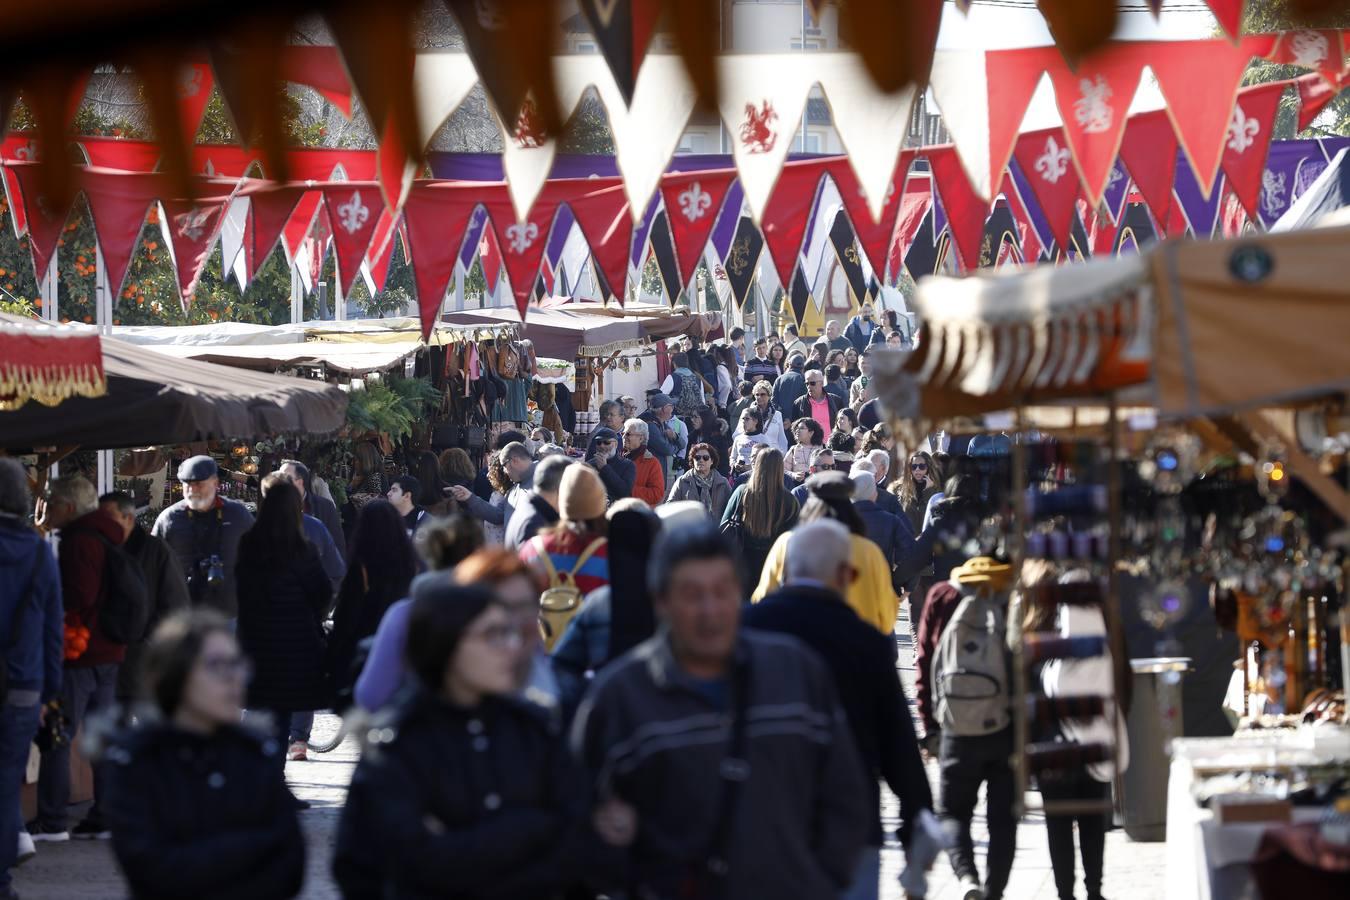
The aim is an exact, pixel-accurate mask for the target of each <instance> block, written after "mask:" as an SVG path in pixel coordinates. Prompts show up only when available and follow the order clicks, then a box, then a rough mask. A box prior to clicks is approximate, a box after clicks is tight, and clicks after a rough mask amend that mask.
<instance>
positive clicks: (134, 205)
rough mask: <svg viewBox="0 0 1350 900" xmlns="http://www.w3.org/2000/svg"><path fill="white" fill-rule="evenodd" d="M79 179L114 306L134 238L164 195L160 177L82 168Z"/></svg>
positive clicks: (133, 244) (132, 248)
mask: <svg viewBox="0 0 1350 900" xmlns="http://www.w3.org/2000/svg"><path fill="white" fill-rule="evenodd" d="M80 180H81V186H82V188H83V190H84V196H85V199H86V200H88V201H89V213H90V215H91V216H92V217H93V219H94V231H95V233H96V234H97V235H98V249H99V252H101V253H102V254H103V271H104V272H105V273H106V274H107V277H108V290H109V291H111V292H112V296H113V301H114V303H116V301H117V298H118V297H120V296H121V294H122V282H123V281H125V280H126V277H127V268H128V267H129V266H130V265H131V254H132V251H134V250H135V249H136V239H137V238H138V237H140V234H141V226H142V225H144V224H145V214H146V212H147V211H148V210H149V208H150V204H151V203H153V202H154V201H155V200H156V199H157V198H158V197H160V196H161V195H162V194H163V193H164V191H163V190H162V181H161V176H159V175H157V174H139V173H137V174H131V173H122V172H118V173H113V172H100V171H95V170H93V169H86V170H84V172H82V173H81V179H80Z"/></svg>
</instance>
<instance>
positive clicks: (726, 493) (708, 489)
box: [666, 443, 731, 521]
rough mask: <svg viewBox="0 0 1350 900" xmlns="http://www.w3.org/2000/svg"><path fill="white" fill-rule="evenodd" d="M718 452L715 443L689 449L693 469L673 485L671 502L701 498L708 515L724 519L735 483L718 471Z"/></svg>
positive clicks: (690, 466) (700, 500)
mask: <svg viewBox="0 0 1350 900" xmlns="http://www.w3.org/2000/svg"><path fill="white" fill-rule="evenodd" d="M717 462H718V455H717V451H716V450H714V449H713V448H712V445H710V444H706V443H702V444H695V445H694V446H692V447H690V448H689V468H688V469H686V470H685V472H684V474H683V475H681V476H680V477H679V478H677V479H675V483H674V484H673V485H671V488H670V496H669V497H667V498H666V501H667V502H669V503H674V502H676V501H677V500H697V501H698V502H699V503H702V504H703V508H704V509H706V510H707V511H708V515H710V516H712V517H713V519H715V520H717V521H721V519H722V512H723V510H725V509H726V508H727V501H728V500H730V499H731V485H729V484H727V480H726V479H725V478H723V477H722V475H721V474H720V473H719V472H718V471H717Z"/></svg>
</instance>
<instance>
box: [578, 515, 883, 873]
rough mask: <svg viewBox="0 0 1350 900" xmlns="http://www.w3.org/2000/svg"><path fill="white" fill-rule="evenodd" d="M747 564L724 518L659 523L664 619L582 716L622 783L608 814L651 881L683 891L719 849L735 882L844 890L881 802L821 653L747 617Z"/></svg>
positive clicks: (632, 869)
mask: <svg viewBox="0 0 1350 900" xmlns="http://www.w3.org/2000/svg"><path fill="white" fill-rule="evenodd" d="M737 565H738V560H737V559H736V557H735V555H734V554H733V551H732V550H731V548H730V547H728V545H727V543H726V541H725V540H723V539H722V537H721V535H719V534H718V532H717V529H716V528H715V527H714V526H712V525H711V524H707V523H704V524H699V525H692V526H686V527H676V528H673V529H671V530H670V531H665V532H662V534H661V536H660V537H659V538H658V539H657V543H656V545H655V547H653V549H652V555H651V561H650V563H649V568H648V585H649V587H650V588H651V593H652V596H653V599H654V603H655V608H656V613H657V616H658V617H659V619H660V620H661V621H662V624H663V627H662V628H661V629H660V630H659V631H658V633H657V634H656V635H655V636H654V637H652V638H650V639H649V640H647V641H644V642H643V643H641V644H639V645H638V646H637V647H635V648H634V649H633V650H632V651H630V652H629V653H628V654H626V655H624V656H623V657H621V658H620V659H618V660H616V661H614V662H613V663H611V664H610V665H609V667H608V668H607V669H606V670H605V671H604V672H602V673H601V674H600V675H599V676H598V677H597V678H596V679H595V681H594V682H593V685H592V688H591V691H590V692H589V694H588V695H587V697H586V699H584V700H583V701H582V703H581V707H580V709H579V710H578V712H577V716H576V720H575V722H574V723H573V730H572V742H573V747H574V748H575V750H576V752H577V755H578V756H579V757H580V758H581V759H582V761H583V762H584V763H585V764H586V766H587V767H588V768H589V770H590V772H591V774H592V776H593V777H594V778H595V779H596V781H597V784H596V788H597V791H596V793H597V795H598V796H600V797H602V798H606V799H605V800H604V801H603V802H602V803H601V805H600V807H599V808H598V809H597V810H596V813H595V816H594V821H595V823H596V827H597V829H598V830H599V831H600V834H601V837H602V838H603V839H604V840H605V841H606V842H607V843H609V844H611V845H612V846H616V847H624V848H626V849H627V855H628V872H629V879H628V880H629V882H630V885H631V886H632V887H633V888H634V889H635V891H636V895H637V896H648V895H650V896H654V897H676V896H681V895H683V894H684V893H685V892H686V891H687V890H688V888H689V885H690V882H691V880H703V879H706V878H707V876H708V873H707V871H706V869H705V865H706V863H707V861H708V860H709V859H710V858H712V859H717V860H720V861H721V862H722V863H724V864H725V865H724V866H723V867H719V868H720V869H722V871H724V872H725V874H724V875H722V877H721V878H719V879H717V880H718V881H720V882H721V884H720V888H721V890H720V896H725V897H738V898H739V897H774V898H778V900H795V898H803V900H804V898H820V897H835V896H838V895H839V893H840V892H841V891H842V890H843V889H844V888H845V887H846V886H847V885H848V884H849V883H850V882H851V881H852V880H853V877H854V870H855V868H856V866H857V860H858V853H859V851H860V850H861V849H862V847H863V845H864V843H865V840H866V836H867V827H868V826H867V822H868V820H869V819H872V820H875V818H876V812H875V809H874V808H873V809H869V808H868V807H867V799H866V798H867V790H866V788H865V786H864V784H863V780H864V773H863V771H862V769H861V766H860V761H861V758H860V757H859V755H858V751H857V749H856V748H855V746H854V743H853V738H852V735H851V734H850V733H849V729H848V724H847V721H846V720H845V718H844V716H843V712H842V710H841V709H840V707H839V702H838V699H837V696H836V694H835V689H834V685H833V683H832V682H831V679H830V677H829V673H828V672H827V671H826V669H825V667H824V666H823V665H822V664H821V662H820V660H819V659H818V658H817V657H816V656H815V654H813V653H810V652H808V651H807V650H806V649H805V648H803V647H802V645H801V644H800V643H798V642H797V641H796V640H793V639H791V638H786V637H782V636H779V635H769V634H765V633H763V632H757V631H752V630H749V629H743V628H741V627H740V614H741V601H742V598H743V596H744V595H743V593H742V589H741V583H740V578H739V577H738V572H737ZM901 711H903V709H902V710H901ZM733 723H735V724H733ZM709 893H711V891H706V892H705V893H703V894H700V895H701V896H702V895H706V894H709Z"/></svg>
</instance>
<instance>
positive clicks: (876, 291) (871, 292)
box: [867, 275, 881, 301]
mask: <svg viewBox="0 0 1350 900" xmlns="http://www.w3.org/2000/svg"><path fill="white" fill-rule="evenodd" d="M879 296H881V282H880V281H877V276H875V275H873V276H872V280H871V281H869V282H867V299H868V300H873V301H875V300H876V299H877V297H879Z"/></svg>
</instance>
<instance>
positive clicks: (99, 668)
mask: <svg viewBox="0 0 1350 900" xmlns="http://www.w3.org/2000/svg"><path fill="white" fill-rule="evenodd" d="M38 524H40V525H45V526H46V527H47V528H49V529H53V530H57V531H60V533H61V545H60V547H59V548H58V550H57V558H58V560H59V561H60V568H61V594H62V605H63V606H64V607H65V611H66V614H67V615H68V616H70V617H71V618H72V619H77V620H78V621H79V622H80V623H81V624H82V625H83V626H84V627H86V628H88V629H89V638H88V646H87V647H86V648H85V650H84V652H83V653H81V654H80V655H79V656H78V657H77V658H75V659H68V660H66V664H65V665H66V668H65V676H64V678H63V680H62V686H61V707H62V711H63V712H64V713H65V716H66V718H67V720H68V722H69V728H70V731H69V733H68V735H67V738H68V740H67V741H65V742H59V743H58V744H56V745H55V746H52V747H50V748H49V749H47V750H46V751H45V752H43V754H42V768H41V770H40V771H39V775H38V815H37V819H36V821H34V822H33V823H32V824H30V825H29V827H28V832H29V834H31V835H32V836H33V840H35V841H65V840H69V839H70V837H71V832H68V831H67V830H66V817H67V815H68V812H67V807H68V805H69V803H70V743H69V739H73V738H74V737H75V732H77V731H79V729H80V725H81V724H82V723H83V722H84V721H85V720H86V718H87V717H89V716H91V715H94V714H95V713H98V712H100V711H102V710H106V709H108V708H110V707H111V706H112V705H113V703H114V701H115V697H116V687H117V670H118V667H119V666H120V665H121V664H122V660H123V659H124V658H125V657H126V652H127V648H126V645H125V644H114V643H113V642H112V641H110V640H109V639H108V638H107V636H106V635H104V633H103V630H102V629H101V628H100V627H99V621H98V619H99V613H100V611H101V610H102V608H103V604H104V603H105V602H106V601H107V599H108V591H109V583H110V582H109V579H108V550H107V547H108V545H113V546H116V547H121V546H122V544H123V543H125V542H126V532H125V531H124V530H123V528H122V525H121V523H119V522H118V521H117V520H116V519H114V518H113V517H112V516H110V515H108V514H107V513H106V512H103V511H102V510H100V509H99V508H98V494H97V493H95V491H94V486H93V485H92V484H90V483H89V480H88V479H86V478H84V477H82V476H80V475H72V476H69V477H67V478H58V479H57V480H55V481H53V482H52V483H51V486H50V487H49V488H48V489H47V498H46V503H45V509H44V510H43V513H42V515H41V518H40V519H39V523H38ZM100 773H101V769H98V768H96V769H95V770H94V805H93V806H92V807H91V808H90V809H89V812H88V813H87V814H86V816H85V820H84V821H83V822H81V823H80V824H79V825H76V826H75V829H74V836H75V837H77V838H97V839H100V840H106V839H107V838H109V837H111V834H110V833H109V832H108V830H107V828H106V827H105V826H104V824H103V821H102V815H103V811H102V808H101V807H100V806H99V797H100V795H101V794H102V791H101V790H100V785H101V782H102V777H101V774H100Z"/></svg>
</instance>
